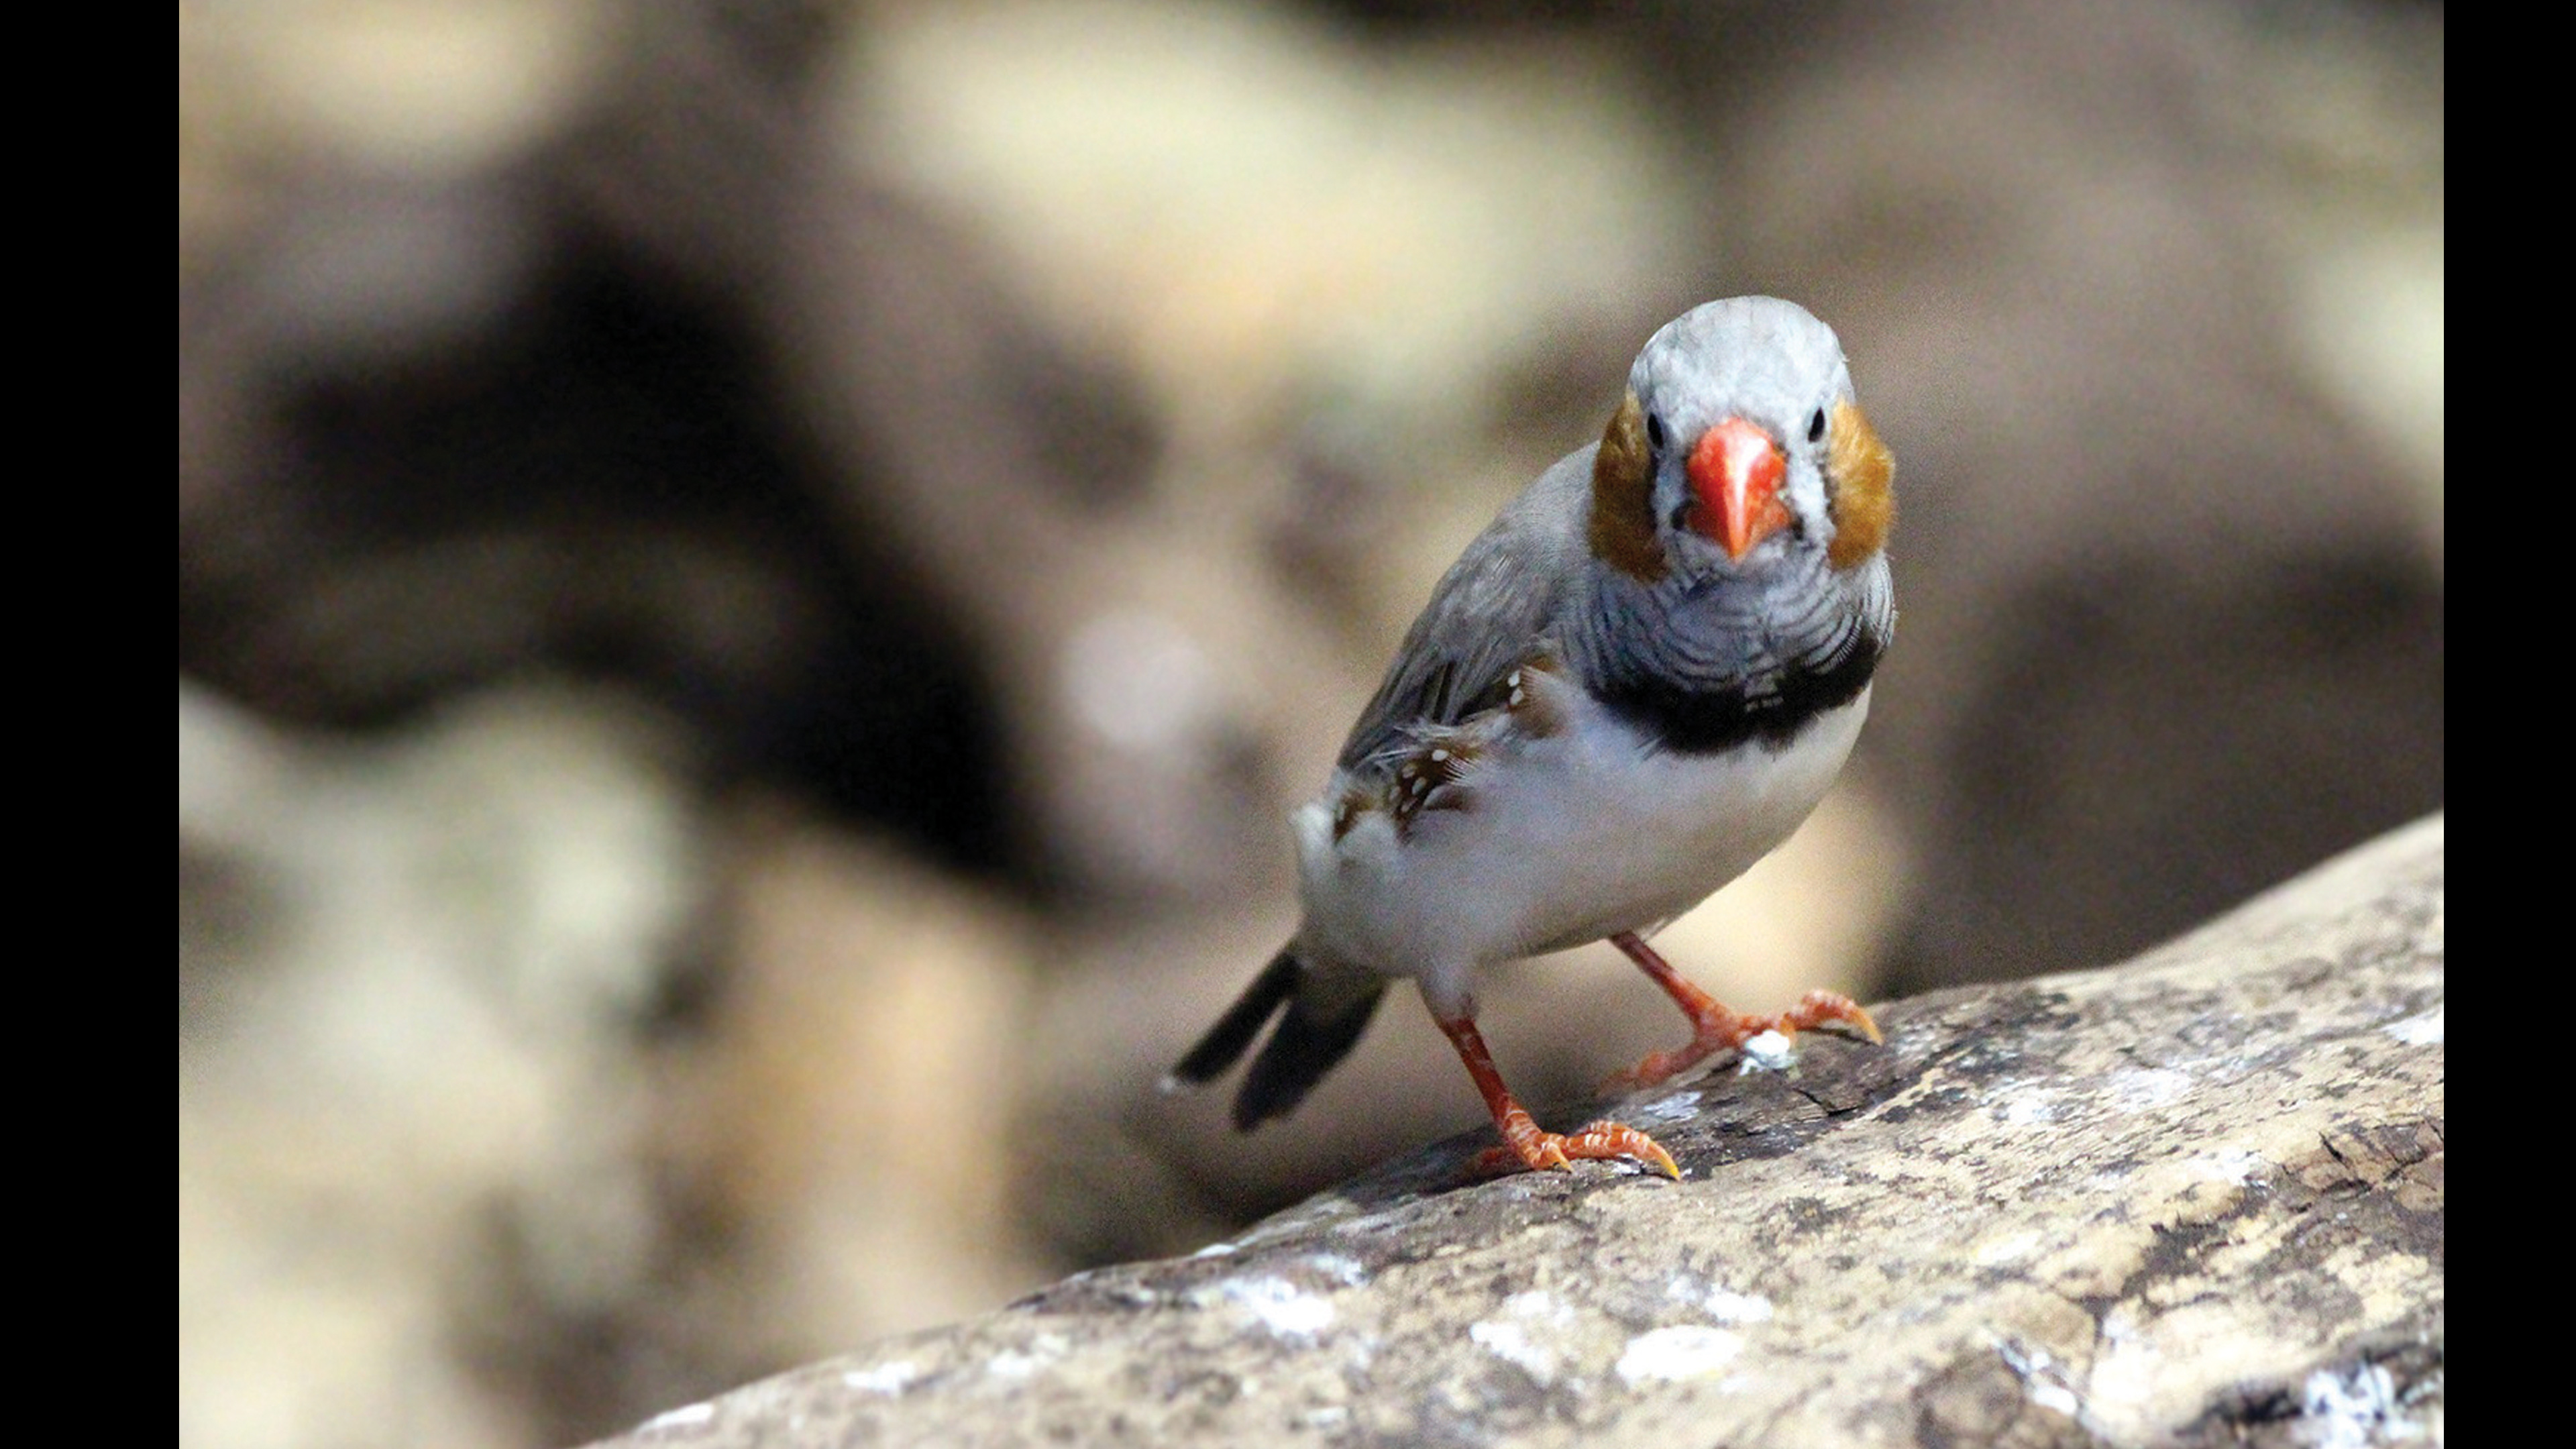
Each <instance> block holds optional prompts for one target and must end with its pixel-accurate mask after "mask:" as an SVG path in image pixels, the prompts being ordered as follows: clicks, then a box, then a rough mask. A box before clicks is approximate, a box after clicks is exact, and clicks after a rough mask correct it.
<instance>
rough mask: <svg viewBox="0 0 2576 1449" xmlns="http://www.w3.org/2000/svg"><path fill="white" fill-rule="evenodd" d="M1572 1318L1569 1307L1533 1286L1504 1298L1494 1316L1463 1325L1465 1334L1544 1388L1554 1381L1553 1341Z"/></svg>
mask: <svg viewBox="0 0 2576 1449" xmlns="http://www.w3.org/2000/svg"><path fill="white" fill-rule="evenodd" d="M1573 1321H1574V1310H1573V1309H1572V1308H1569V1307H1567V1306H1566V1305H1565V1304H1562V1303H1559V1302H1558V1301H1556V1299H1554V1298H1553V1297H1550V1296H1549V1295H1548V1294H1547V1293H1546V1292H1544V1291H1543V1290H1540V1289H1535V1288H1533V1289H1531V1290H1530V1291H1529V1292H1526V1293H1515V1294H1513V1295H1512V1296H1511V1297H1509V1298H1506V1299H1504V1300H1503V1309H1502V1312H1500V1313H1498V1314H1496V1315H1495V1316H1494V1317H1492V1318H1487V1319H1483V1320H1480V1321H1478V1322H1475V1323H1471V1324H1469V1325H1467V1337H1468V1338H1469V1339H1470V1340H1472V1341H1473V1342H1474V1343H1475V1344H1476V1346H1477V1347H1479V1348H1481V1349H1483V1350H1485V1351H1486V1352H1487V1353H1490V1354H1492V1355H1493V1356H1494V1357H1496V1358H1499V1359H1501V1360H1503V1361H1504V1362H1505V1363H1508V1364H1511V1365H1513V1366H1514V1367H1516V1368H1518V1369H1519V1370H1520V1371H1521V1372H1523V1373H1525V1374H1528V1375H1529V1376H1530V1380H1531V1381H1532V1382H1533V1383H1536V1384H1537V1385H1538V1386H1539V1387H1540V1388H1546V1387H1548V1386H1549V1385H1550V1384H1552V1383H1554V1382H1555V1381H1556V1371H1557V1368H1558V1367H1559V1363H1560V1357H1559V1353H1558V1348H1557V1345H1556V1343H1555V1342H1554V1341H1553V1340H1555V1339H1557V1338H1559V1337H1560V1336H1562V1334H1563V1332H1564V1330H1565V1329H1566V1328H1567V1327H1568V1326H1569V1325H1571V1324H1572V1323H1573Z"/></svg>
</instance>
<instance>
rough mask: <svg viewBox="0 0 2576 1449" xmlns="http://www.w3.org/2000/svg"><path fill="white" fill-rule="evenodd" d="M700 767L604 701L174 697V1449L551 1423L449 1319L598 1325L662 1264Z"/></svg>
mask: <svg viewBox="0 0 2576 1449" xmlns="http://www.w3.org/2000/svg"><path fill="white" fill-rule="evenodd" d="M680 753H681V752H680V749H679V747H678V746H677V745H676V744H675V743H674V741H673V738H672V733H671V731H670V729H669V726H668V722H667V721H663V720H659V719H655V718H652V717H650V716H647V715H643V714H640V713H639V712H638V711H636V710H635V709H633V707H632V706H631V705H625V704H622V703H620V702H617V701H614V700H607V699H602V698H601V697H599V696H597V695H580V694H574V693H570V692H566V691H558V690H529V691H523V692H519V693H515V694H511V695H502V696H490V697H485V698H481V699H476V700H472V701H465V702H461V703H459V704H458V705H456V706H454V707H450V708H447V709H443V710H441V711H439V712H438V713H437V715H436V716H434V717H433V718H432V719H430V720H429V721H427V722H426V723H425V724H424V725H423V726H422V727H421V728H419V729H417V730H415V731H411V732H407V733H406V734H404V735H402V736H400V737H397V738H392V739H386V740H380V741H375V742H371V743H368V744H365V745H353V744H334V743H325V742H320V741H314V740H302V739H297V738H293V737H289V736H284V735H280V734H277V733H275V732H273V731H271V730H270V729H268V728H267V727H266V726H264V725H262V724H260V723H259V722H257V721H255V720H252V719H249V718H247V717H245V716H243V715H241V714H240V713H239V712H238V711H236V710H234V709H232V708H231V707H230V706H228V705H226V704H224V703H223V702H221V701H219V700H216V699H213V698H211V697H209V696H208V695H207V694H206V693H205V692H204V691H202V690H199V689H194V688H192V687H190V686H188V685H185V684H182V686H181V687H180V696H179V778H180V792H179V800H180V815H179V844H180V872H179V878H180V909H179V924H180V931H179V1227H180V1231H179V1316H180V1334H179V1338H180V1352H179V1365H180V1367H179V1379H180V1409H179V1420H180V1437H181V1438H182V1439H183V1440H185V1441H186V1442H188V1443H190V1444H192V1445H201V1446H208V1449H215V1446H223V1445H233V1444H240V1445H292V1444H309V1443H320V1442H327V1441H330V1440H333V1439H336V1438H339V1437H341V1436H344V1435H345V1434H346V1433H347V1432H348V1428H349V1426H350V1425H351V1424H353V1423H365V1422H372V1423H377V1424H381V1425H382V1426H383V1429H382V1433H381V1435H380V1436H379V1437H381V1438H383V1439H385V1440H387V1441H390V1442H421V1443H430V1442H437V1443H447V1444H457V1445H467V1446H471V1445H481V1444H488V1445H511V1444H523V1443H528V1442H531V1441H532V1440H533V1439H535V1438H539V1437H543V1431H544V1430H545V1429H546V1428H547V1427H548V1425H547V1422H546V1414H545V1412H544V1410H543V1408H542V1407H541V1406H540V1405H534V1404H530V1403H527V1402H523V1401H522V1402H513V1401H512V1400H510V1399H508V1398H506V1397H504V1396H500V1395H496V1394H494V1393H493V1392H492V1391H491V1388H490V1385H489V1384H488V1383H485V1382H483V1381H481V1380H480V1378H479V1376H478V1375H477V1373H476V1372H475V1370H474V1365H473V1364H472V1363H471V1362H470V1360H469V1356H468V1354H467V1352H466V1350H465V1348H464V1345H463V1344H462V1343H461V1342H460V1333H459V1328H460V1325H464V1324H471V1323H473V1322H475V1321H477V1318H478V1316H479V1315H480V1314H481V1313H482V1312H483V1311H485V1310H486V1309H487V1308H488V1307H489V1306H490V1304H491V1303H492V1302H494V1301H496V1300H511V1301H514V1302H518V1303H520V1304H521V1305H522V1306H523V1307H524V1308H525V1310H526V1312H527V1313H528V1315H529V1317H530V1320H531V1323H530V1327H531V1328H532V1329H535V1328H536V1326H537V1325H538V1324H554V1325H561V1324H565V1323H569V1322H576V1321H579V1320H581V1319H583V1318H585V1317H587V1316H589V1315H591V1314H593V1313H594V1312H596V1311H597V1310H598V1308H599V1307H600V1305H602V1304H604V1303H614V1302H617V1301H619V1300H621V1299H623V1298H625V1297H627V1296H629V1295H631V1294H633V1293H634V1292H636V1291H638V1289H639V1288H640V1287H641V1286H642V1285H643V1284H644V1283H645V1282H646V1281H648V1280H649V1278H650V1276H651V1273H652V1271H653V1269H654V1265H655V1263H656V1260H657V1259H658V1257H659V1256H660V1255H661V1253H662V1252H663V1251H664V1249H665V1247H666V1246H667V1245H666V1243H665V1242H664V1240H663V1238H662V1235H661V1227H662V1225H661V1223H660V1221H659V1218H658V1215H657V1213H656V1211H655V1208H654V1202H653V1185H652V1183H651V1180H650V1175H649V1172H648V1162H647V1148H648V1143H649V1130H650V1118H651V1114H652V1110H653V1090H652V1081H651V1076H650V1073H649V1071H648V1068H647V1065H646V1062H645V1060H644V1058H643V1056H642V1054H641V1045H642V1040H643V1036H644V1033H645V1031H646V1027H647V1023H649V1021H650V1020H651V1018H652V1017H653V1015H654V1013H655V1009H656V1008H655V1004H656V1001H657V998H658V997H659V995H660V993H661V991H662V989H663V984H664V982H665V980H666V973H667V972H668V971H669V969H670V967H671V965H672V963H673V959H674V955H675V953H676V952H677V951H678V950H679V949H680V947H681V946H682V945H683V943H684V940H685V932H686V927H687V923H688V922H689V921H690V920H691V918H692V917H693V916H694V915H695V913H696V912H697V910H698V908H699V905H700V899H699V892H700V889H701V887H700V879H701V869H702V863H701V862H700V861H699V860H698V859H697V855H696V852H697V849H698V840H697V836H696V833H695V829H694V826H695V823H696V822H695V819H694V815H695V807H694V804H693V802H692V801H691V799H690V798H689V796H688V795H687V793H686V792H685V791H684V790H683V789H681V788H680V785H679V778H678V772H677V770H676V769H675V768H674V767H675V765H676V764H677V763H678V760H679V758H680ZM496 1238H500V1239H507V1240H508V1241H510V1242H511V1243H512V1244H513V1245H514V1251H513V1252H511V1253H509V1254H497V1253H495V1252H493V1251H492V1248H493V1245H494V1242H495V1240H496ZM616 1402H618V1401H617V1400H614V1399H612V1400H611V1401H610V1403H611V1405H613V1404H614V1403H616ZM597 1407H598V1406H594V1409H593V1412H597Z"/></svg>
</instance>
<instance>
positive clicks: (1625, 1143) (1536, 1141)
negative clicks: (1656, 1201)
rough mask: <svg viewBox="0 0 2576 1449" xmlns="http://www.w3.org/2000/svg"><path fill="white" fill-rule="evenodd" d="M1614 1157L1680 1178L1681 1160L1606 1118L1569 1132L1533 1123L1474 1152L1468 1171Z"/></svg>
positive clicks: (1533, 1168) (1487, 1173)
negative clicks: (1525, 1130) (1495, 1144)
mask: <svg viewBox="0 0 2576 1449" xmlns="http://www.w3.org/2000/svg"><path fill="white" fill-rule="evenodd" d="M1614 1157H1626V1158H1633V1159H1635V1160H1636V1161H1638V1162H1640V1163H1643V1164H1644V1165H1646V1166H1648V1167H1651V1168H1653V1169H1654V1170H1655V1171H1657V1172H1660V1173H1662V1174H1663V1175H1664V1176H1666V1177H1669V1178H1671V1179H1672V1180H1674V1181H1675V1182H1679V1181H1681V1176H1682V1169H1681V1164H1679V1163H1677V1162H1675V1161H1673V1155H1672V1154H1671V1153H1669V1152H1666V1151H1665V1150H1664V1147H1663V1144H1662V1143H1660V1142H1657V1141H1656V1140H1655V1139H1654V1138H1652V1137H1649V1136H1647V1135H1646V1134H1645V1133H1643V1132H1640V1131H1638V1130H1637V1129H1636V1128H1634V1127H1629V1126H1624V1125H1622V1124H1620V1123H1617V1122H1606V1121H1605V1122H1595V1123H1593V1124H1592V1125H1591V1126H1589V1127H1586V1128H1584V1129H1582V1130H1581V1131H1579V1132H1572V1133H1557V1132H1542V1131H1539V1130H1538V1129H1537V1127H1536V1126H1535V1125H1533V1126H1532V1127H1531V1129H1530V1131H1529V1132H1528V1133H1527V1134H1526V1135H1519V1134H1515V1135H1513V1136H1512V1138H1511V1141H1510V1143H1509V1145H1507V1146H1502V1147H1488V1148H1486V1149H1485V1150H1484V1151H1483V1152H1481V1153H1479V1154H1477V1157H1476V1160H1475V1161H1474V1162H1473V1163H1471V1164H1469V1166H1468V1171H1469V1172H1470V1173H1472V1174H1473V1175H1475V1176H1477V1177H1494V1176H1499V1175H1501V1174H1503V1173H1507V1172H1520V1171H1524V1170H1526V1171H1530V1172H1540V1171H1544V1170H1546V1169H1548V1168H1551V1167H1568V1166H1571V1165H1572V1164H1573V1162H1574V1161H1575V1160H1577V1159H1585V1158H1588V1159H1592V1160H1595V1161H1602V1160H1607V1159H1609V1158H1614Z"/></svg>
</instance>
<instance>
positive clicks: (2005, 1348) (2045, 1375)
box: [1994, 1335, 2084, 1422]
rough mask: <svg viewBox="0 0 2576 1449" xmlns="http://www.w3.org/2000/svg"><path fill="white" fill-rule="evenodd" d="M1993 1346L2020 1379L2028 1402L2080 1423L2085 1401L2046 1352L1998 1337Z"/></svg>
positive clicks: (1995, 1337)
mask: <svg viewBox="0 0 2576 1449" xmlns="http://www.w3.org/2000/svg"><path fill="white" fill-rule="evenodd" d="M1994 1344H1995V1351H1996V1352H1998V1353H2000V1354H2002V1355H2003V1359H2004V1362H2005V1363H2007V1364H2010V1365H2011V1366H2012V1371H2013V1373H2014V1374H2015V1375H2017V1376H2018V1377H2019V1378H2020V1379H2021V1389H2022V1396H2023V1397H2024V1398H2027V1399H2029V1400H2030V1402H2031V1404H2032V1406H2033V1407H2035V1408H2041V1409H2046V1410H2048V1411H2049V1412H2050V1413H2052V1414H2064V1415H2065V1416H2066V1417H2068V1418H2070V1419H2075V1420H2077V1421H2079V1422H2081V1420H2082V1418H2083V1415H2084V1398H2083V1396H2082V1395H2080V1394H2078V1393H2076V1392H2075V1389H2074V1386H2073V1385H2071V1384H2069V1383H2068V1382H2067V1381H2066V1373H2065V1370H2063V1369H2062V1368H2060V1367H2059V1366H2058V1363H2057V1360H2056V1358H2055V1357H2053V1356H2052V1355H2051V1354H2050V1353H2049V1351H2048V1350H2047V1349H2044V1348H2041V1347H2039V1346H2037V1345H2036V1344H2032V1345H2023V1344H2019V1343H2016V1342H2014V1341H2013V1340H2011V1339H2008V1338H2004V1337H2001V1336H1999V1335H1996V1336H1994Z"/></svg>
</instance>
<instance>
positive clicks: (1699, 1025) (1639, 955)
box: [1607, 931, 1885, 1091]
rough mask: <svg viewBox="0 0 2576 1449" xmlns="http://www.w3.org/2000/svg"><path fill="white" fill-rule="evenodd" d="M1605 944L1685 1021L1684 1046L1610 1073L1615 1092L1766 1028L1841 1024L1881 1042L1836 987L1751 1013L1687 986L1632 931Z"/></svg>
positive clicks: (1787, 1032)
mask: <svg viewBox="0 0 2576 1449" xmlns="http://www.w3.org/2000/svg"><path fill="white" fill-rule="evenodd" d="M1610 944H1611V945H1613V946H1616V947H1618V948H1619V949H1620V950H1622V951H1625V952H1627V953H1628V959H1629V960H1631V961H1634V962H1636V963H1637V965H1638V966H1639V967H1640V968H1641V969H1643V970H1644V971H1645V973H1646V974H1647V975H1648V976H1650V977H1653V978H1654V982H1655V984H1656V985H1657V986H1660V987H1662V988H1664V994H1665V995H1667V996H1670V997H1671V998H1672V999H1673V1002H1674V1004H1675V1005H1677V1006H1679V1007H1680V1008H1681V1009H1682V1015H1684V1016H1687V1017H1689V1018H1690V1021H1691V1039H1690V1045H1688V1046H1686V1047H1683V1048H1682V1049H1681V1050H1680V1051H1677V1052H1655V1053H1653V1054H1652V1055H1650V1056H1648V1057H1647V1058H1646V1059H1645V1060H1644V1061H1642V1062H1639V1063H1637V1065H1636V1066H1635V1067H1634V1068H1632V1069H1630V1070H1628V1071H1625V1072H1621V1073H1619V1074H1618V1075H1617V1076H1614V1077H1612V1078H1611V1079H1610V1081H1609V1082H1608V1083H1607V1085H1608V1086H1609V1087H1610V1088H1613V1089H1615V1090H1619V1091H1634V1090H1635V1089H1637V1088H1639V1087H1651V1086H1654V1085H1655V1084H1656V1083H1658V1082H1663V1081H1667V1080H1669V1079H1671V1078H1672V1077H1673V1075H1674V1074H1676V1073H1678V1072H1682V1071H1685V1070H1687V1069H1689V1068H1691V1067H1694V1066H1697V1065H1699V1064H1700V1063H1701V1062H1704V1061H1706V1060H1708V1059H1709V1058H1710V1057H1712V1056H1714V1055H1716V1054H1717V1053H1719V1052H1722V1051H1725V1050H1727V1049H1728V1048H1730V1047H1739V1046H1742V1045H1744V1043H1746V1042H1747V1041H1750V1040H1752V1039H1753V1038H1754V1037H1757V1036H1759V1035H1761V1034H1762V1033H1764V1032H1766V1031H1776V1032H1778V1033H1780V1034H1781V1035H1782V1036H1796V1035H1797V1034H1798V1033H1799V1032H1801V1031H1813V1030H1815V1029H1816V1028H1817V1027H1820V1026H1823V1025H1824V1024H1826V1023H1827V1022H1841V1023H1843V1024H1844V1025H1847V1026H1850V1027H1853V1028H1855V1029H1856V1030H1858V1031H1859V1032H1860V1034H1861V1035H1863V1036H1865V1037H1868V1038H1869V1039H1870V1040H1871V1041H1874V1042H1875V1041H1883V1040H1885V1038H1883V1037H1881V1036H1880V1035H1879V1034H1878V1023H1877V1022H1874V1021H1872V1020H1870V1019H1869V1013H1868V1012H1866V1011H1863V1010H1861V1008H1860V1003H1859V1002H1857V1001H1854V1000H1852V999H1851V998H1850V997H1848V996H1845V995H1843V994H1842V993H1840V992H1838V991H1810V992H1808V993H1807V994H1806V995H1805V996H1803V997H1801V998H1800V999H1799V1001H1798V1004H1797V1005H1796V1006H1795V1007H1792V1008H1791V1009H1789V1010H1787V1011H1784V1012H1781V1013H1780V1014H1779V1015H1778V1016H1754V1015H1752V1014H1750V1013H1748V1012H1741V1011H1734V1010H1731V1009H1729V1008H1728V1007H1726V1006H1725V1005H1723V1004H1721V1003H1720V1002H1719V1001H1718V999H1717V998H1716V997H1714V996H1711V995H1709V994H1708V993H1707V992H1705V991H1702V990H1700V989H1699V988H1698V987H1696V986H1694V985H1692V984H1691V983H1690V982H1689V981H1688V980H1686V979H1684V978H1683V976H1682V974H1681V973H1680V972H1678V971H1675V970H1674V969H1673V967H1672V963H1671V962H1669V961H1666V960H1665V959H1664V958H1663V957H1662V956H1661V955H1659V954H1658V953H1657V952H1656V950H1655V948H1654V947H1652V946H1649V945H1647V944H1646V943H1645V942H1644V941H1642V940H1640V939H1638V937H1637V933H1636V932H1634V931H1621V932H1620V933H1619V934H1618V935H1615V936H1613V937H1611V938H1610Z"/></svg>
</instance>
